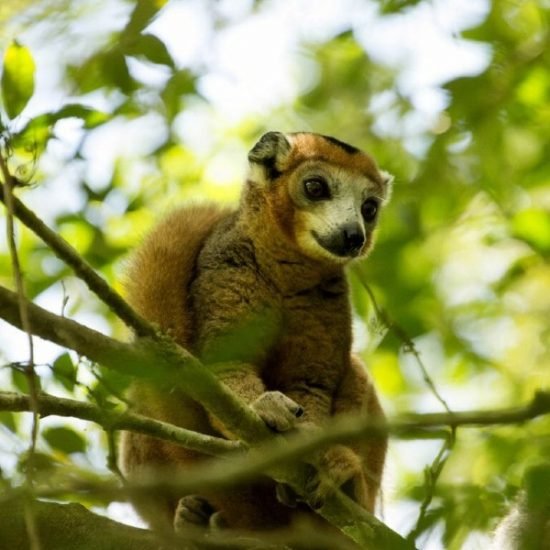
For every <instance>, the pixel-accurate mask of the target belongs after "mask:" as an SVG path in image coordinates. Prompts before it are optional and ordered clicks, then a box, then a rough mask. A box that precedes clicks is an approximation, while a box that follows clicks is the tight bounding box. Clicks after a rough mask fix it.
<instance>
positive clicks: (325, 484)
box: [306, 445, 368, 510]
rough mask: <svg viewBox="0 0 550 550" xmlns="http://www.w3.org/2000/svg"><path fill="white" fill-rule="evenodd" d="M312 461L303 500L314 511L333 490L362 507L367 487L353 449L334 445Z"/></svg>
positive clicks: (361, 466)
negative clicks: (340, 491)
mask: <svg viewBox="0 0 550 550" xmlns="http://www.w3.org/2000/svg"><path fill="white" fill-rule="evenodd" d="M316 462H317V464H316V466H317V470H316V471H315V473H313V474H312V475H311V477H310V478H309V480H308V482H307V485H306V498H307V502H308V504H309V505H310V506H311V507H312V508H313V509H314V510H318V509H319V508H321V507H322V506H323V505H324V503H325V501H326V499H327V497H328V496H329V495H330V494H331V493H332V492H333V491H335V490H336V489H340V490H342V491H343V492H344V493H345V494H346V495H348V496H349V497H350V498H352V499H353V500H355V502H357V503H358V504H359V505H361V506H363V507H366V505H367V499H368V489H367V484H366V480H365V475H364V471H363V465H362V463H361V459H360V458H359V456H358V455H357V454H356V453H355V452H354V451H352V450H351V449H349V448H348V447H345V446H343V445H335V446H334V447H331V448H329V449H327V450H326V451H325V452H323V453H322V454H321V455H320V456H319V457H318V460H317V461H316Z"/></svg>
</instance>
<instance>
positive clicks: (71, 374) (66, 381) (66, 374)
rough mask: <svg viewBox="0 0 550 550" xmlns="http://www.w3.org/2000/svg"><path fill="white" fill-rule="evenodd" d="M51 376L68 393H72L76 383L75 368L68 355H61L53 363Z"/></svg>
mask: <svg viewBox="0 0 550 550" xmlns="http://www.w3.org/2000/svg"><path fill="white" fill-rule="evenodd" d="M53 374H54V377H55V379H56V380H57V381H58V382H60V383H61V384H62V385H63V387H64V388H65V389H66V390H68V391H73V390H74V386H75V383H76V366H75V365H74V364H73V362H72V359H71V356H70V355H69V354H68V353H63V354H61V355H60V356H59V357H58V358H57V359H56V360H55V361H54V363H53Z"/></svg>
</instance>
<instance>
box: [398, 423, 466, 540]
mask: <svg viewBox="0 0 550 550" xmlns="http://www.w3.org/2000/svg"><path fill="white" fill-rule="evenodd" d="M455 440H456V428H453V429H452V430H451V432H450V434H449V437H448V438H447V439H446V440H445V441H444V442H443V445H442V446H441V449H440V450H439V452H438V453H437V455H436V457H435V459H434V461H433V462H432V464H431V465H430V466H429V467H427V468H425V470H424V489H425V492H424V498H423V500H422V504H421V505H420V510H419V512H418V519H417V520H416V524H415V526H414V527H413V529H412V530H411V532H410V533H409V534H408V535H407V540H410V541H415V540H416V538H417V537H418V536H419V535H420V534H421V533H422V532H423V531H424V521H425V519H426V515H427V513H428V508H429V506H430V504H431V503H432V500H433V497H434V494H435V486H436V484H437V481H438V479H439V476H440V475H441V472H442V471H443V468H444V467H445V464H446V463H447V460H448V459H449V457H450V456H451V450H452V448H453V446H454V443H455Z"/></svg>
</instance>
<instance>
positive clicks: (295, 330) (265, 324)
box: [121, 134, 387, 529]
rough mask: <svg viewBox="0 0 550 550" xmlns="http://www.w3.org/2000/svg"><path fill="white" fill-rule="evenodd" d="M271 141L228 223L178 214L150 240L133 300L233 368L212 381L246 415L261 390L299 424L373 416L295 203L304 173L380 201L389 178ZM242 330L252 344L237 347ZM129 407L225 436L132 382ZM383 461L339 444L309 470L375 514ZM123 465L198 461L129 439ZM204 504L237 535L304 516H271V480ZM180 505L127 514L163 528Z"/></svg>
mask: <svg viewBox="0 0 550 550" xmlns="http://www.w3.org/2000/svg"><path fill="white" fill-rule="evenodd" d="M279 136H281V135H280V134H277V135H276V136H275V138H276V139H275V138H273V136H271V137H272V139H271V141H269V142H266V145H262V143H263V140H262V142H260V143H259V144H258V145H262V147H261V148H260V149H259V150H258V151H256V148H255V149H253V151H252V152H251V155H250V159H251V167H252V172H251V178H250V179H249V181H248V182H247V185H246V187H245V189H244V192H243V196H242V200H241V204H240V206H239V208H238V210H237V211H235V212H229V211H225V210H222V209H220V208H218V207H216V206H211V205H208V206H194V207H186V208H182V209H180V210H177V211H175V212H174V213H173V214H171V215H170V216H169V217H168V218H167V219H166V220H164V221H163V222H161V223H160V225H159V226H157V228H155V229H154V230H153V232H152V233H151V235H150V236H149V237H148V238H147V239H146V241H145V242H144V244H143V245H142V247H141V248H140V249H139V250H138V252H137V254H136V255H135V258H134V262H133V264H132V267H131V269H130V270H129V273H128V291H129V299H130V302H131V303H132V304H133V305H134V307H135V308H136V309H137V310H138V312H139V313H141V314H142V315H143V316H145V317H146V318H148V319H149V320H151V321H153V322H155V323H157V324H158V325H159V326H160V327H161V328H162V329H163V330H165V331H167V332H169V333H171V334H172V335H173V337H174V338H175V340H176V341H177V342H178V343H179V344H181V345H182V346H184V347H186V348H187V349H189V350H190V351H192V352H193V353H195V354H197V355H198V356H199V357H200V358H201V359H202V360H203V362H204V363H205V365H210V366H211V367H212V368H216V365H217V364H218V363H220V362H224V364H230V365H231V367H230V368H224V369H221V370H220V373H219V375H220V378H221V379H222V380H223V381H224V382H225V383H226V384H228V385H229V386H230V387H231V388H232V389H233V390H234V391H236V392H237V393H238V394H239V395H240V396H241V397H242V398H243V399H244V400H245V401H247V402H248V403H251V404H253V403H257V400H258V398H259V397H260V396H261V395H262V394H263V393H264V392H266V391H267V392H270V391H275V390H277V391H280V392H282V393H283V394H285V395H286V396H287V397H289V398H291V399H292V400H294V401H295V402H296V403H298V404H299V405H301V406H302V407H303V410H304V415H303V418H301V419H300V422H301V423H302V425H304V426H309V425H321V424H323V422H325V421H326V420H327V419H328V418H330V417H332V416H334V415H337V414H343V413H350V412H351V413H357V414H360V415H364V416H368V417H372V418H382V417H383V412H382V409H381V407H380V403H379V401H378V398H377V396H376V392H375V390H374V388H373V386H372V383H371V381H370V380H369V378H368V375H367V374H366V371H365V369H364V367H363V365H362V364H361V363H360V362H359V360H358V359H357V358H353V357H352V356H351V354H350V349H351V313H350V306H349V298H348V289H347V282H346V280H345V276H344V272H343V263H342V262H337V261H334V262H332V261H329V260H327V259H326V258H325V257H323V255H321V256H316V254H315V251H311V250H303V249H302V248H301V247H300V245H299V244H298V243H299V242H301V241H300V239H299V238H298V237H299V236H300V233H299V232H300V231H305V230H306V229H305V227H306V225H307V220H306V219H305V218H304V215H306V214H307V212H305V211H307V207H303V208H302V207H300V208H302V210H304V211H302V210H300V208H298V207H297V206H296V204H294V202H293V199H292V196H291V195H292V193H295V189H296V187H295V186H296V185H299V182H298V183H296V182H297V181H298V180H297V178H298V176H299V174H300V170H301V169H302V167H303V166H308V165H307V163H310V164H311V163H313V164H315V163H317V164H318V165H320V166H321V165H322V166H325V167H326V166H329V167H333V168H334V169H335V170H336V169H338V170H344V171H345V172H346V173H347V174H349V173H351V174H356V176H353V181H354V182H355V181H356V180H357V182H362V183H353V185H363V186H370V187H372V189H373V192H375V193H378V194H381V193H383V194H384V195H386V194H387V181H386V178H385V177H384V175H383V174H382V173H381V172H379V171H378V169H377V168H376V165H375V164H374V161H372V159H370V157H368V156H367V155H365V154H363V153H360V152H357V153H355V152H350V151H346V150H345V149H344V148H342V147H339V146H338V145H335V144H334V143H332V142H331V141H329V140H327V139H326V138H324V137H322V136H318V135H316V134H290V135H288V136H287V138H288V142H287V141H286V139H284V138H281V137H279ZM281 140H283V142H282V143H283V145H284V146H281V143H280V142H281ZM289 143H290V145H291V146H290V148H288V147H287V146H288V144H289ZM258 145H257V147H258ZM255 151H256V154H254V155H253V153H255ZM270 155H271V156H270ZM262 163H263V164H262ZM264 168H265V171H263V170H264ZM331 169H332V168H331ZM270 174H272V176H271V177H270ZM361 178H363V179H361ZM363 180H364V181H363ZM367 180H368V182H367ZM370 187H369V188H370ZM371 232H372V228H370V229H369V228H367V230H366V233H367V235H366V241H365V243H366V244H365V245H364V249H363V250H362V251H361V253H362V254H366V253H367V252H368V249H369V248H370V246H371V238H370V234H371ZM249 328H250V334H251V337H250V338H244V340H243V334H244V335H245V336H246V334H248V331H249ZM241 329H242V330H241ZM239 330H241V332H239ZM243 331H244V332H243ZM232 335H233V337H232ZM241 340H242V341H241ZM228 342H229V345H227V344H228ZM205 368H206V367H205ZM130 397H131V399H132V401H133V403H134V404H135V409H136V410H137V411H139V412H141V413H142V414H145V415H148V416H151V417H153V418H157V419H160V420H164V421H166V422H171V423H174V424H176V425H179V426H183V427H186V428H190V429H193V430H197V431H200V432H202V433H207V434H216V435H220V434H221V435H223V436H225V437H232V434H231V433H230V432H228V431H227V430H226V429H225V427H224V426H223V424H222V423H221V422H219V420H218V419H216V418H213V417H211V416H210V415H209V414H208V413H207V412H206V411H204V410H203V409H202V407H201V406H200V405H199V404H198V403H196V402H194V401H193V400H192V399H190V398H188V397H185V396H184V395H183V394H181V393H180V392H174V391H171V392H163V391H161V390H159V389H156V388H152V387H148V386H146V385H143V384H137V385H135V386H134V388H133V389H132V392H131V395H130ZM385 451H386V441H385V440H368V441H362V442H359V443H354V444H353V445H350V446H349V447H346V446H342V445H338V446H335V447H333V448H331V449H329V451H327V452H326V453H324V454H323V455H322V456H321V458H320V460H319V461H318V464H319V466H320V468H321V470H322V472H323V475H324V476H326V478H328V479H330V480H331V481H332V483H335V484H336V485H341V486H342V487H343V488H344V489H345V490H347V491H348V492H349V494H350V495H351V496H353V497H354V498H355V499H356V500H357V501H358V502H359V503H360V504H361V505H362V506H364V507H365V508H367V509H368V510H371V511H372V510H373V508H374V503H375V498H376V494H377V491H378V488H379V485H380V479H381V475H382V469H383V464H384V457H385ZM121 454H122V466H123V469H124V471H126V472H127V474H128V476H130V477H132V476H139V474H140V472H142V471H143V470H145V469H150V468H154V467H155V466H172V467H177V468H181V469H182V470H183V471H184V470H185V469H186V468H188V467H189V466H191V465H192V464H193V463H195V462H196V461H199V460H202V459H203V457H201V456H200V455H199V454H198V453H195V452H191V451H188V450H185V449H183V448H182V447H179V446H177V445H172V444H170V443H168V442H165V441H160V440H157V439H154V438H151V437H148V436H144V435H139V434H134V433H130V432H127V433H125V434H124V438H123V443H122V453H121ZM323 479H324V478H323ZM182 496H183V495H182ZM200 496H202V497H204V498H206V499H207V500H208V501H209V503H210V504H211V505H212V506H213V507H214V509H215V510H217V511H219V512H220V514H221V516H222V517H223V520H224V522H225V523H226V524H227V525H229V526H231V527H236V528H245V529H267V528H274V527H277V526H281V525H285V524H287V523H288V522H290V521H291V520H292V519H293V518H294V519H295V518H296V517H297V516H298V515H299V514H304V513H305V514H307V513H309V512H308V509H307V507H306V506H304V505H301V506H299V507H298V508H297V509H291V508H288V507H285V506H283V505H282V504H279V503H278V502H277V500H276V498H275V487H274V483H273V482H272V481H270V480H268V479H263V480H258V482H256V483H253V484H247V485H246V486H242V487H239V488H237V489H235V490H231V491H227V492H221V493H215V492H214V493H211V492H205V493H204V494H201V495H200ZM176 504H177V503H176V502H166V501H161V500H155V499H154V498H153V497H151V499H148V501H147V502H139V503H136V505H137V507H138V509H139V511H140V513H141V514H142V515H143V516H144V518H145V519H146V520H148V521H149V522H150V523H153V524H156V525H161V526H165V527H167V526H170V525H171V524H172V521H173V516H174V510H175V507H176Z"/></svg>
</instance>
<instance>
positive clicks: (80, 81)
mask: <svg viewBox="0 0 550 550" xmlns="http://www.w3.org/2000/svg"><path fill="white" fill-rule="evenodd" d="M69 74H70V76H71V78H72V79H73V81H74V82H75V83H76V84H77V86H78V88H79V90H80V91H81V92H82V93H88V92H93V91H94V90H97V89H98V88H102V87H107V88H118V89H119V90H120V91H121V92H123V93H124V94H130V93H132V92H133V91H135V90H136V89H137V88H138V85H137V84H136V82H135V81H134V79H133V78H132V77H131V76H130V71H129V70H128V64H127V63H126V59H125V57H124V54H123V53H122V51H121V49H120V48H118V47H115V48H112V49H110V50H107V51H101V52H98V53H96V54H94V55H93V56H92V57H90V58H89V59H88V60H87V61H85V62H84V64H83V65H81V66H72V67H70V68H69Z"/></svg>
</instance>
